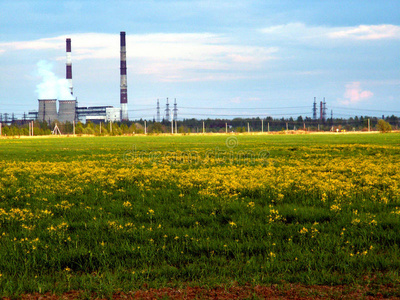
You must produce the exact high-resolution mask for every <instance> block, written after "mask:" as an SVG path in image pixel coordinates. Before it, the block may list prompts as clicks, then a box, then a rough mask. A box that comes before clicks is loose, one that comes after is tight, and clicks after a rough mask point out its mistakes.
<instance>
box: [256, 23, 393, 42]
mask: <svg viewBox="0 0 400 300" xmlns="http://www.w3.org/2000/svg"><path fill="white" fill-rule="evenodd" d="M261 32H262V33H264V34H267V35H270V36H275V37H277V38H279V39H282V40H288V39H289V41H298V40H302V41H306V42H326V41H329V40H332V41H335V40H336V41H337V40H381V39H400V26H397V25H391V24H381V25H359V26H353V27H326V26H308V25H306V24H304V23H288V24H284V25H277V26H271V27H267V28H263V29H261Z"/></svg>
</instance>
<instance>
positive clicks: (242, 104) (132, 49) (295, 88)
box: [0, 0, 400, 119]
mask: <svg viewBox="0 0 400 300" xmlns="http://www.w3.org/2000/svg"><path fill="white" fill-rule="evenodd" d="M399 11H400V1H398V0H391V1H388V0H381V1H375V0H371V1H365V0H363V1H356V0H346V1H339V0H335V1H330V0H327V1H294V0H291V1H289V0H283V1H282V0H281V1H268V0H264V1H251V0H250V1H243V0H242V1H236V0H230V1H218V0H214V1H208V0H198V1H168V0H166V1H155V0H153V1H118V0H116V1H102V0H96V1H9V0H2V1H1V2H0V16H1V17H0V28H1V29H0V91H1V92H0V113H12V112H14V113H15V114H16V115H17V116H21V115H22V114H23V113H24V112H28V111H30V110H37V98H38V97H39V95H38V87H40V86H42V87H43V86H46V85H43V80H45V79H44V77H43V76H42V75H43V72H42V71H43V70H41V66H43V65H46V66H52V70H51V72H53V73H54V74H55V76H56V77H58V78H59V79H62V78H64V77H65V39H66V38H67V37H69V38H71V39H72V63H73V82H74V95H75V96H76V97H77V98H78V102H79V105H80V106H90V105H113V106H116V107H118V106H119V32H120V31H126V34H127V63H128V109H129V116H130V118H131V119H138V118H147V119H152V118H153V116H154V115H155V113H156V111H155V105H156V102H157V99H160V103H161V105H162V108H164V105H165V101H166V98H167V97H169V99H170V101H173V99H174V98H176V99H177V103H178V108H179V113H178V116H179V118H190V117H196V118H206V117H210V118H214V117H225V116H230V117H234V116H239V115H241V116H259V117H265V116H273V117H279V118H280V117H282V116H298V115H302V116H303V117H305V116H309V117H311V116H312V112H311V109H312V103H313V99H314V97H317V101H318V102H319V101H321V100H323V97H325V99H326V103H327V108H328V112H329V114H330V110H331V109H332V110H333V114H334V116H335V117H349V116H354V115H373V116H381V115H382V114H384V115H391V114H395V115H400V101H399V95H400V59H399V49H400V47H399V46H400V15H399V13H398V12H399ZM43 61H45V63H44V62H43ZM55 97H57V96H55Z"/></svg>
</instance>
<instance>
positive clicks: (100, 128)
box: [100, 122, 101, 135]
mask: <svg viewBox="0 0 400 300" xmlns="http://www.w3.org/2000/svg"><path fill="white" fill-rule="evenodd" d="M100 135H101V122H100Z"/></svg>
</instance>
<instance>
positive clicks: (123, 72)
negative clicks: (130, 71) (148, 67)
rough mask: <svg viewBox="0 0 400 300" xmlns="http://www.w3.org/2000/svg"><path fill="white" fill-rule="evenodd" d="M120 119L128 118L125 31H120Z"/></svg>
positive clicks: (125, 119)
mask: <svg viewBox="0 0 400 300" xmlns="http://www.w3.org/2000/svg"><path fill="white" fill-rule="evenodd" d="M120 35H121V86H120V88H121V98H120V99H121V100H120V103H121V119H122V121H127V120H128V84H127V80H126V42H125V32H124V31H121V34H120Z"/></svg>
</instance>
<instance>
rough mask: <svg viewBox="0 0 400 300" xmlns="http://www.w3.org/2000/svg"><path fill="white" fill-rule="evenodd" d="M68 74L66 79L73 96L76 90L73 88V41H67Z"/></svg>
mask: <svg viewBox="0 0 400 300" xmlns="http://www.w3.org/2000/svg"><path fill="white" fill-rule="evenodd" d="M66 42H67V63H66V66H67V72H66V78H67V80H68V85H69V91H70V92H71V95H73V94H74V89H73V87H72V59H71V39H67V40H66Z"/></svg>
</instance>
